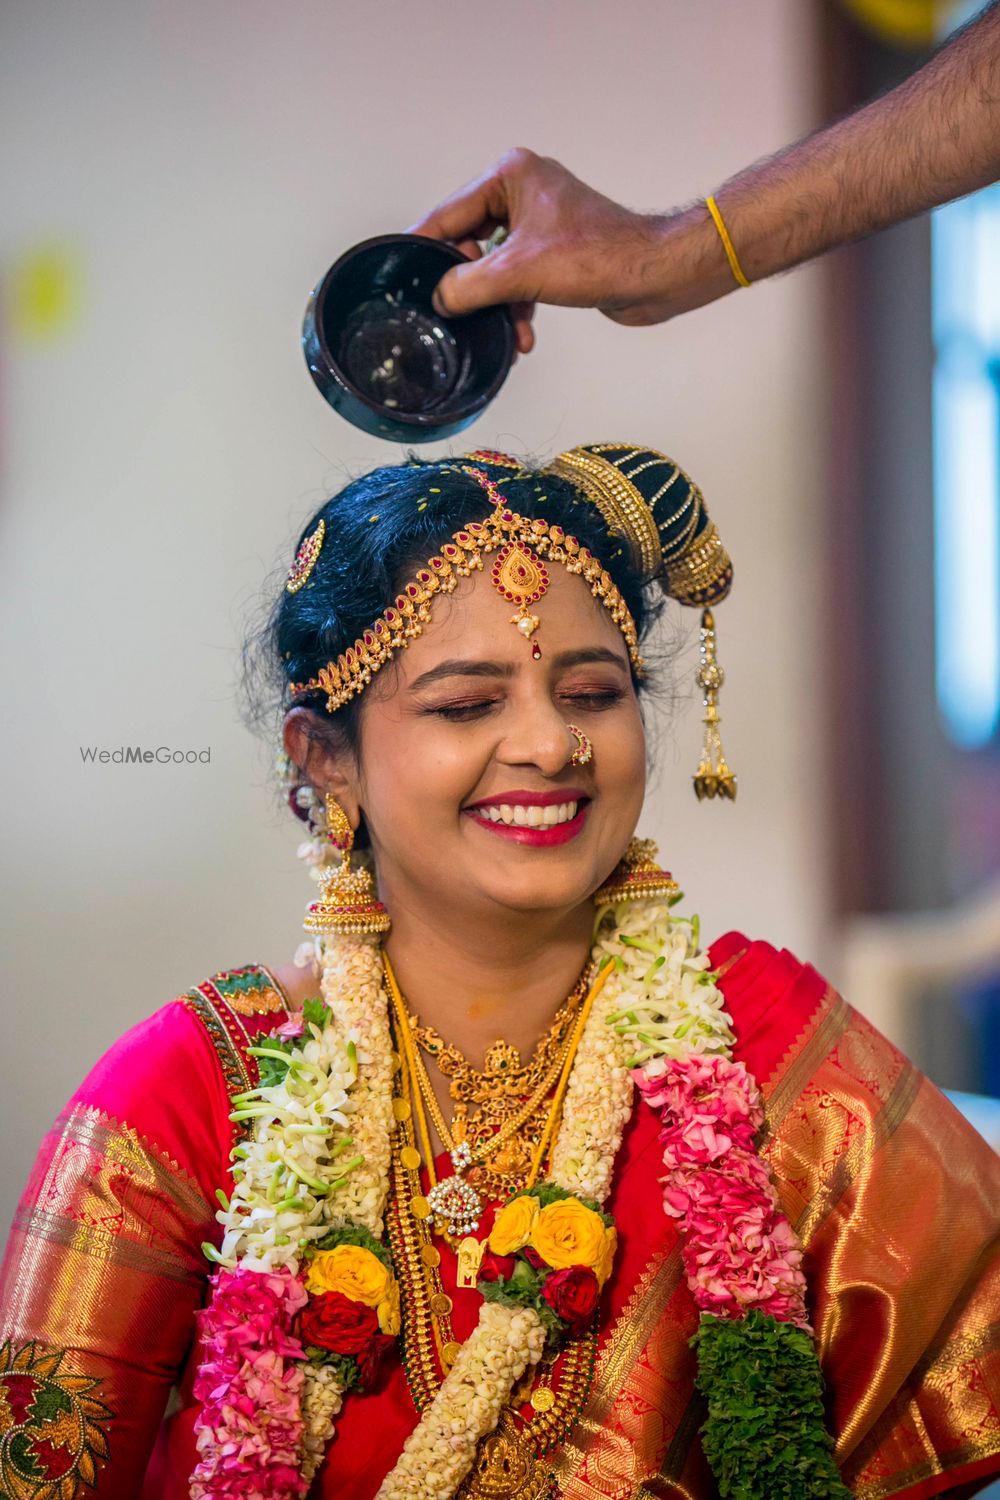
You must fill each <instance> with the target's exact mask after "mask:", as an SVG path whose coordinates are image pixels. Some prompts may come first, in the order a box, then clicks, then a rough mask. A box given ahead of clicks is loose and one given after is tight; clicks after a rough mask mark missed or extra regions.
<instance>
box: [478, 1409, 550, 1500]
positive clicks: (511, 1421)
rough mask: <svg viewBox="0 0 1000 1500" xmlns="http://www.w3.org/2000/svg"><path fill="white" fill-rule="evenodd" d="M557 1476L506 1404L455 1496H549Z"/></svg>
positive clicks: (520, 1499)
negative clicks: (519, 1425)
mask: <svg viewBox="0 0 1000 1500" xmlns="http://www.w3.org/2000/svg"><path fill="white" fill-rule="evenodd" d="M553 1483H554V1476H553V1473H552V1470H551V1469H550V1467H549V1465H548V1464H547V1463H545V1462H544V1461H543V1460H542V1459H540V1458H538V1457H537V1456H536V1454H535V1452H534V1443H533V1442H532V1440H531V1437H530V1435H529V1433H528V1431H527V1429H525V1428H522V1429H521V1431H518V1426H517V1419H516V1418H515V1417H514V1415H513V1413H512V1412H511V1411H509V1410H508V1409H507V1408H506V1407H505V1408H504V1409H503V1411H501V1413H500V1420H499V1422H498V1423H497V1425H496V1429H495V1430H494V1431H493V1432H492V1433H490V1435H489V1436H488V1437H484V1438H483V1439H482V1440H481V1442H480V1444H479V1447H478V1449H477V1451H476V1457H475V1460H474V1462H473V1465H472V1468H471V1469H470V1471H469V1473H468V1475H467V1476H466V1478H465V1480H464V1481H463V1483H462V1484H461V1485H460V1487H459V1488H458V1489H457V1490H456V1492H455V1495H456V1500H548V1497H549V1496H550V1495H551V1494H552V1493H553V1488H552V1487H553Z"/></svg>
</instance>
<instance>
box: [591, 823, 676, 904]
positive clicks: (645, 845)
mask: <svg viewBox="0 0 1000 1500" xmlns="http://www.w3.org/2000/svg"><path fill="white" fill-rule="evenodd" d="M658 857H659V850H658V849H657V847H656V843H655V841H654V840H653V839H638V838H636V839H629V844H628V848H627V849H626V850H625V853H624V854H623V855H622V857H621V859H620V860H619V862H618V864H617V865H616V866H615V868H614V869H613V870H612V872H611V874H610V875H609V876H608V879H607V880H606V881H605V882H604V884H603V885H602V886H601V887H600V889H599V890H596V891H595V892H594V896H593V901H594V905H595V906H617V905H619V903H620V902H622V901H652V900H655V899H656V898H657V897H660V898H662V899H664V900H666V901H668V902H669V901H670V900H671V898H672V897H674V896H676V895H678V894H679V887H678V885H677V882H676V880H675V879H674V877H673V876H672V875H671V873H670V871H669V870H663V869H661V868H660V865H659V864H658V862H657V861H658Z"/></svg>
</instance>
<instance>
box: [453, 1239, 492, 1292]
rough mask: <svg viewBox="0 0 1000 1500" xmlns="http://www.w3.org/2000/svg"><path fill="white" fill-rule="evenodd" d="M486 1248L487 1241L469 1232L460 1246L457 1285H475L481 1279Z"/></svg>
mask: <svg viewBox="0 0 1000 1500" xmlns="http://www.w3.org/2000/svg"><path fill="white" fill-rule="evenodd" d="M485 1250H486V1241H485V1240H477V1239H476V1236H475V1235H474V1234H467V1235H466V1236H465V1239H464V1240H462V1242H461V1244H460V1245H459V1247H458V1273H457V1276H456V1282H457V1285H458V1286H460V1287H475V1285H476V1283H477V1282H478V1280H479V1268H480V1266H481V1265H482V1263H483V1254H484V1252H485Z"/></svg>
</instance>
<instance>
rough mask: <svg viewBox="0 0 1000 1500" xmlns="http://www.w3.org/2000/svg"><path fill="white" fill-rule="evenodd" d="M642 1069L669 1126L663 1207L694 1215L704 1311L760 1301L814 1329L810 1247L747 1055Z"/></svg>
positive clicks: (686, 1247)
mask: <svg viewBox="0 0 1000 1500" xmlns="http://www.w3.org/2000/svg"><path fill="white" fill-rule="evenodd" d="M632 1077H633V1078H634V1079H635V1082H636V1084H637V1086H638V1088H639V1090H640V1092H641V1093H642V1095H643V1097H644V1098H645V1100H646V1102H647V1103H648V1104H649V1105H651V1106H652V1107H653V1108H654V1109H656V1110H657V1111H658V1112H659V1114H660V1117H661V1120H662V1124H663V1128H662V1130H661V1131H660V1136H659V1139H660V1143H661V1145H662V1147H663V1165H664V1166H665V1167H666V1169H667V1170H666V1175H665V1176H664V1177H662V1178H661V1179H660V1180H661V1182H662V1183H663V1207H664V1209H665V1211H666V1212H667V1213H668V1214H669V1215H670V1216H671V1218H675V1219H682V1220H683V1221H684V1237H683V1247H682V1253H683V1257H684V1269H685V1273H686V1275H687V1280H688V1285H689V1287H690V1289H691V1292H692V1295H693V1296H694V1299H695V1302H696V1303H697V1305H698V1307H699V1309H700V1310H701V1311H702V1312H707V1313H714V1314H715V1315H716V1316H717V1317H721V1318H742V1317H744V1316H745V1314H746V1313H747V1312H748V1311H749V1309H750V1308H752V1307H756V1308H759V1309H760V1311H761V1312H763V1313H766V1314H769V1315H770V1316H771V1317H773V1318H776V1319H778V1321H779V1322H782V1323H795V1324H797V1325H798V1326H799V1327H800V1328H804V1329H806V1330H808V1329H809V1321H808V1319H807V1317H806V1309H805V1285H806V1283H805V1277H804V1276H803V1274H802V1266H801V1262H802V1249H801V1247H800V1245H799V1242H798V1239H797V1237H796V1235H795V1232H794V1231H793V1229H792V1227H791V1225H790V1224H789V1223H788V1220H787V1219H786V1218H785V1216H784V1214H783V1213H782V1211H781V1208H780V1207H779V1205H778V1200H777V1196H776V1194H775V1191H774V1186H773V1184H772V1182H771V1177H770V1174H769V1172H768V1169H767V1166H766V1165H765V1163H764V1162H763V1161H762V1160H761V1158H760V1156H759V1155H758V1154H757V1151H756V1149H755V1146H754V1139H755V1136H756V1133H757V1131H758V1130H759V1129H760V1126H761V1125H762V1123H763V1120H764V1111H763V1109H762V1107H761V1101H760V1094H759V1092H758V1089H757V1085H756V1083H755V1082H754V1080H753V1078H752V1077H751V1075H750V1074H749V1073H748V1072H747V1070H746V1068H745V1066H744V1065H743V1063H740V1062H733V1061H731V1060H730V1059H729V1058H727V1057H721V1056H705V1055H703V1054H698V1053H695V1054H692V1055H690V1056H689V1057H687V1058H684V1059H680V1060H677V1059H665V1058H657V1059H655V1060H653V1061H651V1062H648V1063H646V1064H644V1065H643V1066H642V1067H639V1068H635V1069H634V1070H633V1072H632Z"/></svg>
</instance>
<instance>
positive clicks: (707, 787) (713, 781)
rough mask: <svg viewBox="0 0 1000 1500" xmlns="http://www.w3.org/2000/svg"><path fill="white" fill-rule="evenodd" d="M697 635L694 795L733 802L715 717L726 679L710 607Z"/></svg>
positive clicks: (733, 790)
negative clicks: (700, 709) (698, 741)
mask: <svg viewBox="0 0 1000 1500" xmlns="http://www.w3.org/2000/svg"><path fill="white" fill-rule="evenodd" d="M699 636H700V642H701V666H700V667H699V668H698V676H697V682H698V686H699V687H700V688H701V691H702V703H703V705H704V709H705V714H704V718H703V719H702V723H703V725H704V736H703V742H702V751H701V760H700V761H699V763H698V769H697V771H696V772H695V775H694V790H695V795H696V796H697V798H698V801H699V802H700V801H702V799H703V798H705V797H724V798H725V797H728V799H729V801H730V802H735V801H736V777H735V775H734V774H733V772H732V771H731V770H730V769H729V766H728V765H727V763H726V755H725V751H724V750H723V748H722V737H721V735H720V733H719V725H720V724H721V722H722V720H721V719H720V718H719V689H720V688H721V687H722V684H723V683H724V682H725V680H726V674H725V672H724V671H723V670H722V668H721V667H720V666H719V663H718V661H717V660H716V656H715V616H714V615H713V614H712V611H711V610H710V609H705V610H702V614H701V630H700V632H699Z"/></svg>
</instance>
